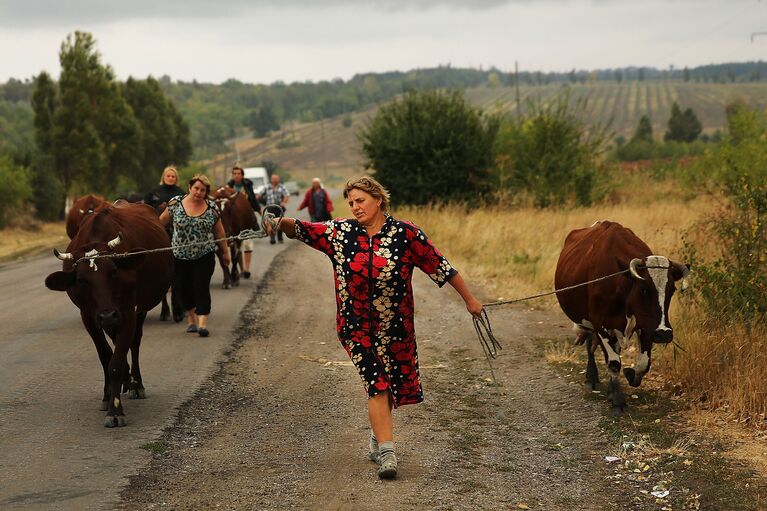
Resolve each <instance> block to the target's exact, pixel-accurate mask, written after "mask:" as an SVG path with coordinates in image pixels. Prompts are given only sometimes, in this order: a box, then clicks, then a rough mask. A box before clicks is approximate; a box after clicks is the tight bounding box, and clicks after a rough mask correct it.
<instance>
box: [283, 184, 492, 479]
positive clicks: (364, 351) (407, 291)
mask: <svg viewBox="0 0 767 511" xmlns="http://www.w3.org/2000/svg"><path fill="white" fill-rule="evenodd" d="M344 198H345V199H347V200H348V202H349V206H350V207H351V210H352V213H353V214H354V216H355V218H354V219H336V220H331V221H328V222H318V223H309V222H304V221H301V220H297V219H293V218H282V219H281V220H280V221H279V222H277V223H274V224H272V225H270V226H268V229H269V230H271V229H275V228H277V229H280V230H281V231H283V232H284V233H285V234H286V235H287V236H288V237H289V238H297V239H299V240H301V241H303V242H304V243H306V244H308V245H309V246H311V247H312V248H314V249H317V250H319V251H320V252H323V253H324V254H326V255H327V256H328V257H329V258H330V260H331V262H332V264H333V270H334V275H335V288H336V305H337V313H336V330H337V332H338V338H339V340H340V341H341V344H342V345H343V347H344V348H345V349H346V352H347V353H348V354H349V357H350V358H351V359H352V362H353V363H354V366H355V367H356V368H357V371H358V372H359V374H360V376H361V377H362V382H363V384H364V386H365V390H366V391H367V393H368V416H369V419H370V425H371V429H372V431H371V437H370V452H369V454H368V458H369V459H370V460H371V461H375V462H377V463H379V464H380V468H379V469H378V475H379V477H381V478H387V479H389V478H394V477H396V475H397V458H396V456H395V454H394V443H393V425H392V408H393V407H394V408H396V407H398V406H400V405H407V404H414V403H419V402H421V401H423V391H422V389H421V382H420V379H419V373H418V354H417V352H416V342H415V329H414V326H413V288H412V285H411V277H412V273H413V267H418V268H419V269H420V270H422V271H423V272H424V273H426V274H427V275H428V276H429V277H430V278H431V279H432V280H433V281H434V282H435V283H436V284H437V285H438V286H440V287H442V286H443V285H445V284H446V283H449V284H450V285H451V286H452V287H453V288H455V290H456V291H457V292H458V293H459V294H460V295H461V297H462V298H463V300H464V302H465V303H466V308H467V310H468V311H469V312H470V313H471V314H473V315H475V316H476V315H479V314H480V313H481V311H482V304H481V303H480V302H479V301H478V300H477V299H476V298H475V297H474V295H472V294H471V292H470V291H469V289H468V287H467V286H466V283H465V282H464V280H463V278H462V277H461V275H460V274H458V272H457V271H456V270H455V269H454V268H453V267H452V266H451V265H450V263H449V262H448V261H447V259H445V257H444V256H443V255H442V254H441V253H440V252H439V251H438V250H437V249H436V248H435V247H434V245H432V244H431V242H430V241H429V239H428V238H427V237H426V235H425V234H424V233H423V232H421V230H420V229H419V228H418V227H416V226H415V225H413V224H411V223H409V222H404V221H400V220H396V219H394V218H393V217H392V216H391V215H389V213H388V204H389V194H388V192H387V191H386V190H385V189H384V188H383V186H381V184H380V183H378V181H376V180H375V179H373V178H370V177H361V178H358V179H352V180H350V181H348V182H347V183H346V187H345V189H344Z"/></svg>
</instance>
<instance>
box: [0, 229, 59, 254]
mask: <svg viewBox="0 0 767 511" xmlns="http://www.w3.org/2000/svg"><path fill="white" fill-rule="evenodd" d="M29 225H30V227H29V228H24V229H22V228H20V227H13V228H7V229H3V230H2V231H0V261H10V260H13V259H18V258H20V257H24V256H26V255H30V254H34V253H37V252H43V251H45V250H51V249H53V247H58V248H59V249H64V248H66V246H67V243H69V238H67V234H66V231H65V229H64V222H52V223H30V224H29Z"/></svg>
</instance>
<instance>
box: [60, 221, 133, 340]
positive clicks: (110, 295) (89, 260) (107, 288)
mask: <svg viewBox="0 0 767 511" xmlns="http://www.w3.org/2000/svg"><path fill="white" fill-rule="evenodd" d="M121 241H122V240H121V237H120V235H119V234H118V235H117V237H116V238H114V239H112V240H110V241H108V242H106V243H103V242H100V243H89V244H88V245H86V246H84V247H81V248H78V249H76V250H75V251H73V252H64V253H61V252H59V251H58V250H56V249H54V251H53V253H54V255H55V256H56V257H57V258H59V259H60V260H62V261H65V269H64V270H63V271H57V272H53V273H51V274H50V275H48V277H47V278H46V279H45V286H46V287H47V288H48V289H51V290H53V291H67V292H69V293H70V295H71V296H76V297H77V303H78V304H80V307H81V309H83V306H85V307H87V310H89V311H90V312H92V313H93V314H94V315H95V318H96V321H97V322H98V324H99V326H101V327H102V328H110V327H114V326H116V325H117V324H118V323H119V322H120V304H121V298H122V295H123V293H126V292H132V290H133V286H134V283H135V282H134V279H135V275H134V274H133V272H131V271H130V270H133V269H135V268H136V267H137V266H138V265H139V264H141V263H142V262H143V261H144V258H145V257H146V254H143V253H140V254H135V255H127V256H122V255H121V256H120V257H114V258H112V257H96V256H99V255H104V254H109V253H114V251H113V249H115V248H117V247H118V246H119V245H120V243H121ZM140 250H141V249H136V250H134V251H130V252H128V254H131V253H132V252H138V251H140ZM67 263H68V264H67Z"/></svg>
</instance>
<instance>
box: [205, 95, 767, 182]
mask: <svg viewBox="0 0 767 511" xmlns="http://www.w3.org/2000/svg"><path fill="white" fill-rule="evenodd" d="M566 87H570V88H571V93H572V96H573V98H584V99H585V100H586V101H587V112H588V118H587V119H586V120H587V121H598V122H601V123H605V122H608V121H611V124H610V127H611V130H612V131H613V132H614V134H615V135H616V136H617V135H623V136H626V137H628V136H630V135H631V134H632V133H633V131H634V128H635V127H636V124H637V121H638V120H639V117H640V116H642V115H643V114H647V115H649V117H650V119H651V121H652V124H653V130H654V132H655V136H656V137H657V138H660V137H662V136H663V133H664V132H665V130H666V123H667V121H668V118H669V115H670V113H671V105H672V103H673V102H674V101H676V102H678V103H679V105H680V106H681V107H682V108H687V107H691V108H692V109H693V110H694V111H695V113H696V114H697V115H698V118H699V119H700V121H701V123H702V124H703V128H704V132H706V133H711V132H713V131H715V130H716V129H719V128H722V127H724V125H725V113H724V107H725V105H726V104H727V103H728V102H729V101H732V100H734V99H738V98H740V99H742V100H743V101H745V102H746V103H748V104H749V105H751V106H754V107H759V108H765V106H767V83H752V84H751V83H732V84H706V83H684V82H668V81H644V82H637V81H630V82H623V83H620V84H618V83H614V82H611V83H606V82H598V83H593V84H589V83H586V84H576V85H572V86H569V85H567V86H566V85H563V84H551V85H542V86H521V87H520V99H521V101H520V102H521V104H522V110H523V112H524V110H525V108H526V107H525V105H526V102H527V100H529V99H533V98H541V99H544V100H545V99H553V98H554V97H555V95H556V94H557V93H560V92H562V90H563V89H564V88H566ZM465 94H466V99H467V100H468V101H470V102H471V103H473V104H474V105H477V106H479V107H482V108H483V109H485V110H487V111H489V112H502V113H509V114H515V113H516V100H515V90H514V88H511V87H497V88H490V87H477V88H473V89H468V90H467V91H466V93H465ZM375 111H376V107H375V106H372V107H370V108H368V109H366V110H364V111H360V112H355V113H352V114H350V117H351V120H352V124H351V126H349V127H344V126H343V122H342V121H343V117H336V118H333V119H326V120H324V121H322V122H314V123H305V124H298V123H294V124H288V125H286V126H284V127H283V129H282V130H280V131H278V132H276V133H272V134H271V135H270V136H269V137H267V138H261V139H253V138H242V139H239V140H238V142H237V147H238V148H239V152H240V160H241V161H242V163H244V164H245V165H255V164H257V163H258V162H260V161H261V160H273V161H275V162H277V163H278V164H279V165H280V166H281V167H282V168H284V169H286V170H287V171H288V172H290V173H291V176H292V177H293V179H297V180H299V181H308V180H310V179H311V178H312V177H314V176H319V177H322V178H323V179H328V178H331V177H333V176H338V177H343V176H348V175H350V174H354V173H358V172H360V171H361V169H362V161H363V158H362V155H361V154H360V152H359V143H358V141H357V139H356V136H355V133H356V132H357V130H358V129H359V128H360V126H362V125H363V123H364V122H365V120H366V119H367V118H369V117H370V116H371V115H373V114H375ZM291 143H292V144H293V145H292V146H290V145H291ZM280 146H282V147H280ZM236 154H237V153H236V149H235V147H234V146H232V150H231V151H230V152H229V153H226V154H221V155H218V156H217V157H216V158H214V159H212V160H210V161H209V162H206V164H207V165H208V168H209V169H211V171H212V172H213V173H214V175H215V176H216V178H217V179H218V178H219V176H220V179H223V178H224V177H228V175H229V169H230V168H231V165H232V163H233V162H234V161H235V160H236Z"/></svg>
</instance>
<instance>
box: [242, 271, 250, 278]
mask: <svg viewBox="0 0 767 511" xmlns="http://www.w3.org/2000/svg"><path fill="white" fill-rule="evenodd" d="M242 278H244V279H249V278H250V272H249V271H244V272H242Z"/></svg>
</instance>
